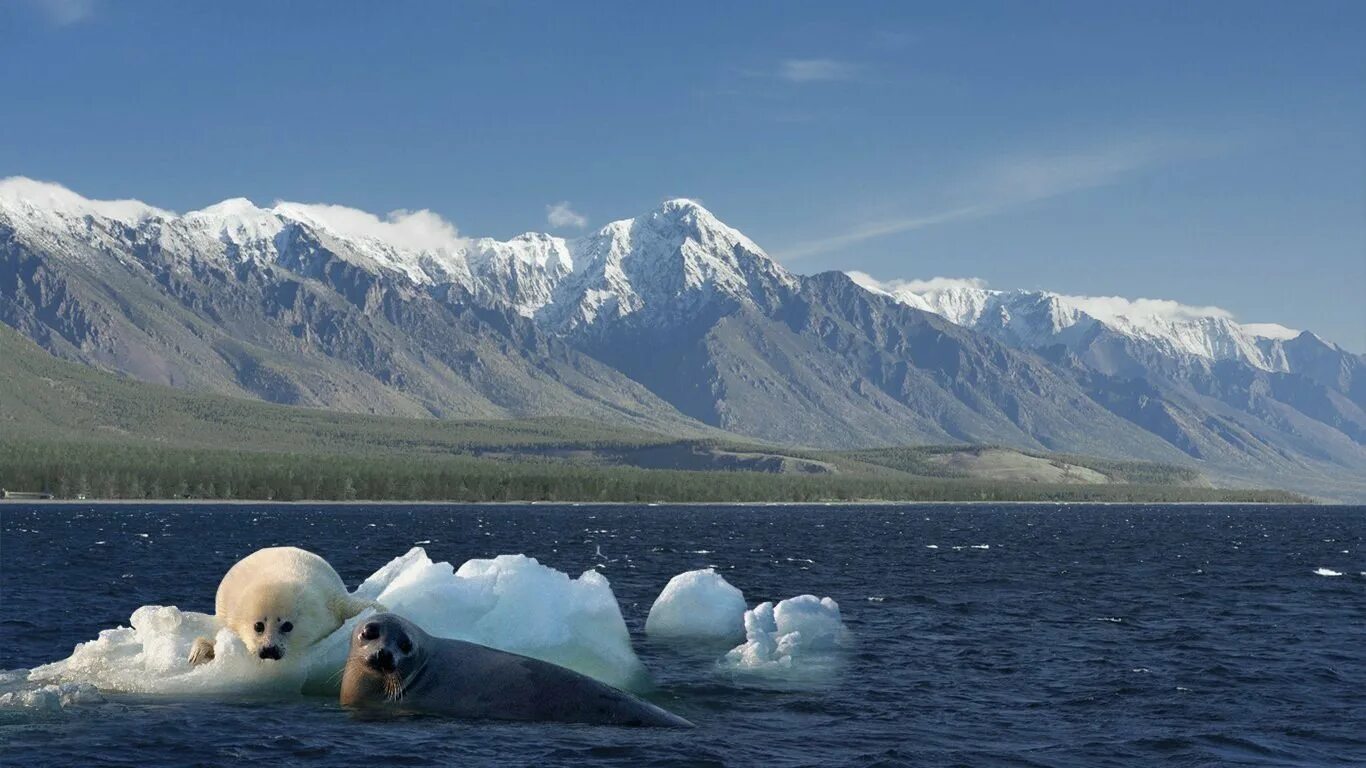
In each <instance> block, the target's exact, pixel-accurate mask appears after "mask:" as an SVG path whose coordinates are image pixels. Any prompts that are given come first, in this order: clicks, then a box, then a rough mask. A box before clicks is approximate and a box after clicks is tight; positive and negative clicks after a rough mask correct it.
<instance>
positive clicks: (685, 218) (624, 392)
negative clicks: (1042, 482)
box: [0, 179, 1366, 497]
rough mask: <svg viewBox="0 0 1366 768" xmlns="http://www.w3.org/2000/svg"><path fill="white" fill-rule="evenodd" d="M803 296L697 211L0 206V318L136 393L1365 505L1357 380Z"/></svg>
mask: <svg viewBox="0 0 1366 768" xmlns="http://www.w3.org/2000/svg"><path fill="white" fill-rule="evenodd" d="M854 277H855V279H854V280H851V279H850V277H848V276H846V275H844V274H841V273H825V274H820V275H814V276H803V275H798V274H795V273H792V272H790V271H788V270H786V269H785V268H783V267H782V266H781V265H779V264H778V263H777V262H775V261H774V260H773V259H771V258H769V257H768V256H767V255H766V254H765V253H764V251H763V249H762V248H760V247H759V246H758V245H757V244H755V243H754V242H753V241H751V240H750V239H749V238H747V237H746V236H744V235H743V234H742V233H740V232H739V231H737V230H735V229H733V228H731V227H729V226H727V225H726V224H724V223H722V222H721V221H720V220H718V219H717V218H716V217H715V216H713V215H712V214H711V213H710V212H708V211H707V210H706V209H705V208H703V207H702V206H701V205H699V204H698V203H696V202H694V201H690V200H682V199H680V200H670V201H668V202H665V203H662V204H661V205H659V206H658V207H657V208H655V209H653V210H651V211H649V212H647V213H645V214H642V215H640V216H637V217H635V218H630V219H623V220H620V221H615V222H612V223H610V224H608V225H606V226H605V227H602V228H601V229H599V230H597V231H596V232H592V233H590V234H587V235H585V236H583V237H580V238H575V239H565V238H560V237H555V236H552V235H547V234H535V233H528V234H525V235H520V236H518V237H515V238H512V239H510V240H507V241H498V240H493V239H488V238H483V239H472V238H468V237H465V236H464V235H462V234H461V233H459V232H458V231H457V230H456V228H455V227H454V226H452V225H451V224H450V223H449V222H446V221H445V220H443V219H441V218H440V217H439V216H436V215H435V214H433V213H431V212H429V211H411V212H395V213H392V214H389V215H388V216H384V217H380V216H375V215H372V214H369V213H366V212H363V211H358V210H355V209H351V208H345V207H342V206H332V205H318V204H301V203H283V202H282V203H276V204H274V205H272V206H270V207H261V206H258V205H256V204H254V203H252V202H251V201H248V200H244V199H233V200H227V201H224V202H222V203H219V204H217V205H213V206H210V207H208V208H205V209H203V210H199V211H193V212H190V213H186V214H175V213H172V212H170V211H166V210H163V209H160V208H156V207H154V206H150V205H146V204H143V203H140V202H137V201H98V200H89V199H86V198H83V197H81V196H79V195H77V194H75V193H73V192H70V191H68V190H66V189H64V188H62V187H60V186H57V185H53V184H47V183H43V182H35V181H31V180H28V179H8V180H3V181H0V321H3V322H5V323H6V324H8V325H10V326H13V327H15V328H17V329H18V330H20V331H21V332H23V333H24V334H25V335H27V336H28V337H29V338H31V339H33V340H34V341H36V342H37V343H38V344H40V345H41V346H43V347H44V348H46V349H48V350H49V351H51V352H53V353H54V354H57V355H60V356H63V357H67V358H69V359H73V360H78V361H81V362H85V363H88V364H92V365H98V366H102V367H105V368H109V369H113V370H117V371H120V372H123V373H125V374H127V375H130V376H134V377H137V378H140V379H145V380H149V381H155V382H160V383H165V384H170V385H173V386H180V387H187V388H196V389H206V390H212V391H217V392H223V393H228V394H237V395H246V396H252V397H259V398H263V399H268V400H273V401H277V402H284V403H297V404H303V405H313V406H321V407H328V408H336V409H343V410H357V411H371V412H380V413H394V414H405V415H433V416H438V417H500V416H528V415H551V414H575V415H579V416H589V417H592V418H601V419H604V420H607V421H617V422H629V423H639V424H648V425H651V426H652V427H654V428H659V429H666V430H671V431H675V432H680V433H681V432H690V433H699V432H706V431H707V430H708V429H713V428H720V429H723V430H727V431H730V432H735V433H740V434H745V435H750V436H753V437H758V438H763V439H767V440H772V441H779V442H785V443H792V444H803V445H819V446H848V447H856V446H867V445H895V444H908V443H947V442H974V443H998V444H1005V445H1011V446H1016V447H1021V448H1027V449H1046V450H1053V451H1074V452H1079V453H1091V454H1098V455H1108V456H1114V457H1117V458H1144V459H1153V460H1159V461H1168V462H1175V463H1189V462H1195V463H1197V464H1199V465H1200V468H1201V469H1202V470H1203V471H1204V472H1205V473H1206V474H1208V475H1212V476H1215V477H1223V478H1226V479H1228V480H1230V481H1237V482H1254V483H1255V482H1269V480H1268V479H1274V481H1275V482H1274V483H1273V484H1275V485H1279V486H1288V487H1298V488H1302V489H1305V490H1309V491H1310V492H1315V493H1323V492H1325V491H1324V490H1323V488H1324V487H1325V486H1328V487H1332V488H1338V489H1345V490H1340V491H1339V495H1360V496H1363V497H1366V484H1363V483H1362V482H1361V478H1362V477H1366V448H1364V447H1363V446H1366V376H1363V375H1362V374H1361V370H1362V368H1363V366H1364V365H1366V363H1364V362H1363V357H1362V356H1360V355H1353V354H1351V353H1348V352H1346V351H1344V350H1342V349H1340V348H1338V347H1336V346H1334V345H1331V344H1328V343H1326V342H1323V341H1322V340H1320V339H1318V337H1315V336H1313V335H1312V334H1309V333H1301V334H1295V333H1294V332H1292V331H1289V330H1288V329H1284V328H1281V327H1280V326H1271V325H1240V324H1239V323H1237V322H1235V321H1234V320H1233V319H1232V318H1230V317H1228V316H1227V314H1226V313H1221V312H1218V311H1215V310H1208V311H1203V310H1193V309H1191V308H1184V307H1179V305H1174V304H1171V303H1170V302H1150V301H1125V300H1119V299H1094V298H1084V297H1069V296H1063V295H1058V294H1052V293H1046V292H1027V291H993V290H988V289H986V288H985V286H982V285H980V284H973V283H965V282H962V281H942V280H941V281H930V282H929V283H892V284H888V283H878V282H876V281H874V280H872V279H871V278H868V277H866V276H863V275H855V276H854Z"/></svg>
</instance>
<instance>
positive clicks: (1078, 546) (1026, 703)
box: [0, 505, 1366, 768]
mask: <svg viewBox="0 0 1366 768" xmlns="http://www.w3.org/2000/svg"><path fill="white" fill-rule="evenodd" d="M0 522H2V523H3V529H2V530H3V534H2V535H0V668H4V669H13V668H19V667H31V666H33V665H36V664H39V663H43V662H48V661H52V660H56V659H59V658H63V657H65V656H67V655H68V654H69V653H70V651H71V648H72V646H73V645H75V644H76V643H77V642H81V641H84V640H88V639H91V638H94V637H95V636H96V635H97V633H98V632H99V630H101V629H104V628H109V627H113V626H117V625H119V624H126V623H127V620H128V616H129V614H131V613H132V611H133V610H134V609H135V608H137V607H138V606H141V605H144V604H162V605H178V606H180V607H181V608H184V609H190V610H198V611H205V612H211V611H212V608H213V595H214V590H215V588H216V587H217V583H218V580H219V579H220V578H221V576H222V574H223V572H224V571H225V570H226V569H227V568H228V567H229V566H230V565H232V563H233V562H235V561H236V560H237V559H238V558H240V557H241V556H243V555H245V554H247V553H249V552H251V551H252V550H255V549H257V548H259V547H264V546H271V545H282V544H293V545H299V546H303V547H306V548H308V549H311V550H314V551H316V552H318V553H320V554H322V555H323V556H325V557H326V558H327V559H328V560H330V561H331V562H332V563H333V564H334V565H335V566H336V568H337V570H338V571H339V572H340V573H341V574H342V576H343V578H345V579H346V580H347V582H348V584H349V585H350V586H353V587H354V586H355V585H356V584H357V583H358V582H359V581H360V580H361V579H363V578H364V577H366V576H368V575H369V574H370V573H372V572H373V571H374V570H375V569H376V568H378V567H379V566H381V565H383V564H384V563H385V562H387V561H388V560H390V559H391V558H393V557H395V556H397V555H399V554H402V553H403V552H405V551H407V550H408V549H409V547H410V546H411V545H413V544H414V543H415V542H418V541H423V540H431V542H432V543H430V544H426V545H424V546H425V547H426V549H427V550H428V552H429V553H430V554H431V555H432V556H433V558H435V559H440V560H449V561H451V562H454V563H457V564H458V563H461V562H463V561H464V560H466V559H469V558H473V557H485V556H490V555H493V554H498V553H505V552H525V553H527V554H529V555H532V556H534V557H537V558H539V559H540V560H541V562H543V563H545V564H547V565H550V566H553V567H555V568H559V569H561V570H564V571H567V572H569V573H571V574H576V573H578V572H580V571H582V570H584V569H585V568H588V567H591V566H592V565H593V564H594V563H595V562H597V560H596V559H595V558H594V553H595V552H596V551H597V549H598V548H599V547H600V548H601V550H602V551H603V553H605V554H607V555H608V556H610V557H614V558H616V562H614V563H609V564H608V566H607V567H606V569H605V570H604V573H605V574H606V575H607V576H608V577H609V578H610V580H611V582H612V587H613V589H614V590H615V592H616V594H617V596H618V598H619V599H620V601H621V607H622V613H623V614H624V615H625V617H626V620H627V623H628V624H629V625H630V627H631V630H632V632H633V634H635V636H636V642H637V648H638V651H639V653H640V655H641V657H642V659H643V660H644V661H645V663H646V665H647V666H649V667H650V669H651V671H652V673H653V674H654V677H655V679H656V681H657V682H658V683H659V686H660V692H659V700H661V701H662V702H664V703H666V705H667V706H669V707H670V708H671V709H674V710H676V711H678V712H680V713H681V714H683V715H685V716H686V717H688V718H690V719H692V720H693V721H695V722H696V723H697V724H698V726H699V727H698V728H697V729H696V730H693V731H687V732H678V731H633V730H621V729H612V728H595V727H586V726H558V725H526V724H492V723H470V722H456V721H449V720H444V719H438V718H418V719H407V720H391V721H377V722H376V721H364V720H358V719H356V718H354V717H352V716H351V715H350V714H348V713H347V712H346V711H344V710H342V709H340V708H339V707H338V706H337V705H336V703H335V702H332V701H328V700H325V699H300V700H298V701H293V702H283V703H281V702H272V703H249V702H241V703H222V702H207V701H193V702H176V701H157V700H145V699H128V698H122V697H119V696H110V697H109V703H108V704H105V705H103V706H97V707H93V708H89V709H77V710H72V711H68V712H64V713H58V714H53V715H45V716H36V715H16V714H14V713H0V714H3V717H0V750H3V752H2V753H0V762H3V763H4V764H5V765H15V766H19V765H23V766H45V765H62V766H66V765H96V764H105V765H133V766H138V767H139V768H147V767H149V766H161V765H176V766H179V765H193V764H201V765H225V764H252V765H272V766H274V765H296V764H319V765H358V766H359V765H365V766H375V765H385V766H389V765H454V764H461V765H479V764H489V765H493V764H512V765H523V764H537V765H553V764H575V765H642V764H652V765H736V766H748V765H763V766H788V765H860V766H861V765H973V766H984V765H1041V766H1042V765H1047V766H1105V765H1145V766H1146V765H1155V764H1161V765H1353V764H1356V765H1366V577H1363V576H1362V575H1361V573H1362V572H1363V571H1366V509H1363V508H1354V509H1353V508H1341V507H1336V508H1334V507H1328V508H1312V507H1310V508H1264V507H1185V508H1172V507H1080V506H1076V507H1073V506H1069V507H1052V506H1004V507H952V506H924V507H917V506H895V507H892V506H889V507H767V508H753V507H751V508H703V507H649V508H631V507H610V508H596V507H546V506H535V507H481V508H475V507H431V506H424V507H392V506H390V507H365V506H342V507H324V506H280V507H261V506H253V507H214V506H204V507H184V506H180V507H167V506H160V507H157V506H146V507H131V506H90V505H84V506H44V507H25V506H15V505H6V506H0ZM372 523H373V524H374V527H370V524H372ZM599 531H606V533H600V532H599ZM138 534H147V536H146V537H143V536H140V535H138ZM101 541H102V542H105V543H103V544H96V542H101ZM932 544H933V545H937V546H938V549H930V548H929V547H928V545H932ZM982 544H986V545H989V547H990V548H989V549H974V548H972V547H973V545H982ZM954 547H962V549H955V548H954ZM702 550H706V551H708V552H709V553H708V554H695V553H696V552H698V551H702ZM628 558H629V562H628ZM707 565H715V566H717V567H718V568H719V569H722V570H723V571H724V573H725V576H726V578H727V579H728V580H729V581H731V582H732V583H733V584H735V585H736V586H739V587H740V588H741V589H743V590H744V592H745V596H746V598H747V599H748V600H749V602H750V603H751V604H753V603H756V602H758V601H760V600H768V599H781V598H785V597H790V596H793V595H797V594H801V593H804V592H811V593H815V594H817V595H829V596H831V597H834V598H835V599H836V600H837V601H839V604H840V606H841V608H842V610H843V613H844V617H845V621H846V623H847V624H848V625H849V628H850V629H851V630H852V631H853V632H854V634H855V636H856V637H857V643H856V645H855V646H854V647H853V648H852V649H851V650H850V651H849V652H848V654H849V658H848V661H847V664H846V666H845V668H844V671H843V674H842V675H841V676H840V677H839V679H837V680H834V681H832V682H830V683H828V684H825V685H820V686H815V687H807V688H800V687H798V688H793V689H788V690H776V689H772V688H757V687H752V686H745V685H738V684H736V683H735V682H733V681H731V680H729V679H728V678H727V677H725V676H724V675H722V674H720V673H718V671H717V669H716V667H715V665H714V661H715V658H716V656H717V653H716V652H715V651H714V650H711V651H694V652H684V651H680V650H679V649H678V648H676V647H668V646H663V645H659V644H654V643H651V642H649V641H648V640H646V639H645V638H644V636H643V635H642V634H641V627H642V625H643V623H644V619H645V615H646V613H647V611H648V609H649V606H650V603H651V602H652V601H653V599H654V597H655V596H656V595H657V594H658V592H659V590H660V589H661V588H662V587H663V585H664V584H665V582H666V581H668V579H669V577H671V576H672V575H674V574H677V573H679V572H681V571H685V570H688V569H692V568H698V567H703V566H707ZM1318 568H1328V569H1331V570H1334V571H1338V572H1341V573H1342V574H1343V575H1342V576H1341V577H1325V576H1319V575H1316V574H1315V570H1316V569H1318ZM870 598H876V600H874V599H870Z"/></svg>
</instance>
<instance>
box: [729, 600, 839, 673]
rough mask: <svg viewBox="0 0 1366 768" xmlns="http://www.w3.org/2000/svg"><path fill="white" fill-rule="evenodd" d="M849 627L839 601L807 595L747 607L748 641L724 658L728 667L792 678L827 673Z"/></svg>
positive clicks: (746, 633)
mask: <svg viewBox="0 0 1366 768" xmlns="http://www.w3.org/2000/svg"><path fill="white" fill-rule="evenodd" d="M847 636H848V630H847V629H845V627H844V623H843V621H841V619H840V607H839V604H838V603H836V602H835V601H834V600H832V599H830V598H828V597H823V598H817V597H816V596H815V595H801V596H799V597H793V598H790V599H788V600H783V601H782V602H779V603H778V604H777V605H774V604H773V603H760V604H759V605H757V606H755V608H754V609H753V610H751V611H746V612H745V642H744V643H742V644H740V645H738V646H736V647H735V648H732V649H731V651H730V652H729V653H727V654H726V655H725V657H724V658H723V659H722V660H721V663H722V666H723V667H729V668H731V669H733V670H735V671H740V672H753V673H758V674H761V675H770V676H777V677H788V676H794V674H795V675H803V674H805V673H818V674H819V673H821V672H823V671H825V670H828V669H829V668H830V667H831V666H832V664H833V663H834V662H836V661H837V660H838V652H839V649H840V646H841V645H842V644H843V643H844V642H845V640H846V638H847Z"/></svg>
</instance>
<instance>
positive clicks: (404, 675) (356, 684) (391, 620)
mask: <svg viewBox="0 0 1366 768" xmlns="http://www.w3.org/2000/svg"><path fill="white" fill-rule="evenodd" d="M417 633H418V630H417V628H416V627H414V626H412V625H411V624H409V623H408V622H407V621H405V620H403V619H401V618H399V617H398V616H395V615H394V614H392V613H377V614H375V615H374V616H371V617H369V618H368V619H366V620H364V621H362V622H361V623H360V624H359V625H357V626H356V631H355V633H354V634H353V635H352V636H351V653H350V655H349V656H347V659H346V668H345V670H344V672H343V675H344V676H343V678H342V703H343V704H360V703H371V704H373V703H389V702H394V703H396V702H401V701H402V700H403V692H404V690H405V689H406V688H407V686H408V684H409V683H411V682H412V681H413V680H414V679H415V678H416V677H417V675H418V674H419V673H420V672H421V670H422V655H421V650H420V649H419V648H418V640H419V639H420V638H419V637H418V635H417ZM375 698H379V699H381V701H374V699H375Z"/></svg>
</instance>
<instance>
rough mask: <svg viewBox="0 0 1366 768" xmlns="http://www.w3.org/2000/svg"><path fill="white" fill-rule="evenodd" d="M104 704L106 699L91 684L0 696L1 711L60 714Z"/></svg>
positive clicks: (36, 688)
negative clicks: (36, 711) (18, 710)
mask: <svg viewBox="0 0 1366 768" xmlns="http://www.w3.org/2000/svg"><path fill="white" fill-rule="evenodd" d="M103 703H104V697H103V696H101V695H100V692H99V691H98V690H96V688H95V686H93V685H90V684H89V683H61V684H58V685H40V686H38V687H32V688H23V689H20V690H14V691H9V692H7V693H3V694H0V709H31V710H39V711H43V712H60V711H62V710H64V709H71V708H72V707H89V706H96V705H99V704H103Z"/></svg>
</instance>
